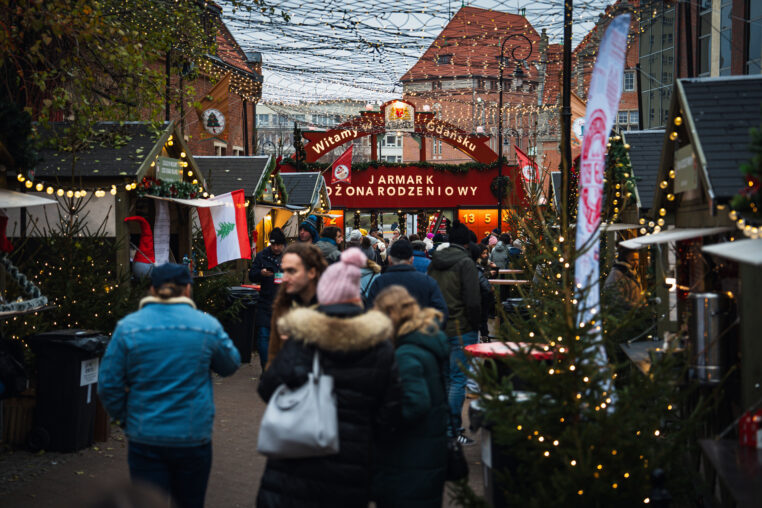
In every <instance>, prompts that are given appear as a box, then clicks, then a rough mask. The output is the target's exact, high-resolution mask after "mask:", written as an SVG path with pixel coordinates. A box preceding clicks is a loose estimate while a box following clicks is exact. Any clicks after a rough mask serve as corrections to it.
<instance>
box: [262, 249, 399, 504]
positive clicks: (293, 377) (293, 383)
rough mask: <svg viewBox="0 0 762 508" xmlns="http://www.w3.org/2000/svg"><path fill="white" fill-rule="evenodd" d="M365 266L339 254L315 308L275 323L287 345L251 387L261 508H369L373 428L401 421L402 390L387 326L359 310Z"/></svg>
mask: <svg viewBox="0 0 762 508" xmlns="http://www.w3.org/2000/svg"><path fill="white" fill-rule="evenodd" d="M365 263H366V257H365V255H364V254H363V253H362V252H361V251H360V250H359V249H357V248H350V249H348V250H346V251H344V252H343V253H342V255H341V259H340V261H339V262H338V263H334V264H332V265H331V266H329V267H328V268H327V269H326V271H325V273H324V274H323V276H322V277H321V278H320V281H319V282H318V286H317V297H318V302H319V306H318V307H317V309H309V308H299V309H295V310H293V311H291V312H289V313H288V314H286V315H285V316H284V317H282V318H281V319H280V320H279V321H278V329H279V330H280V332H281V333H282V334H284V335H285V336H287V337H288V340H286V341H285V343H284V345H283V348H282V349H281V351H280V353H278V356H277V357H276V358H275V359H274V360H273V362H272V364H271V365H270V368H269V369H268V370H267V371H265V373H264V374H263V376H262V380H261V381H260V384H259V389H258V391H259V394H260V396H262V398H263V399H264V400H265V401H267V402H268V408H267V411H266V412H265V416H264V417H263V420H262V426H261V429H260V435H259V442H258V449H259V450H260V452H262V453H264V454H265V455H267V456H268V460H267V466H266V468H265V472H264V475H263V476H262V481H261V484H260V488H259V493H258V495H257V506H258V507H262V508H269V507H273V508H275V507H278V508H289V507H299V508H302V507H329V506H330V507H334V506H342V507H363V508H365V507H367V505H368V502H369V500H370V482H371V460H372V457H371V451H372V448H373V446H372V445H373V440H374V438H375V429H381V428H383V429H387V428H389V426H391V425H393V424H394V422H396V421H397V420H398V419H399V401H400V387H399V380H398V376H397V368H396V363H395V359H394V346H393V345H392V343H391V342H390V340H389V339H390V337H391V335H392V323H391V321H390V320H389V318H387V317H386V316H385V315H383V314H382V313H380V312H378V311H370V312H364V309H363V306H362V299H361V296H360V276H361V272H360V268H361V267H362V266H365ZM331 383H332V385H333V392H332V395H333V397H331V396H330V395H331V394H330V392H329V391H328V390H329V388H330V386H331ZM334 407H335V410H334V409H333V408H334ZM332 411H335V415H336V416H335V418H336V419H335V422H336V425H335V426H334V425H332V423H333V422H332V417H331V414H330V413H331V412H332ZM281 429H282V430H281ZM336 438H338V439H336Z"/></svg>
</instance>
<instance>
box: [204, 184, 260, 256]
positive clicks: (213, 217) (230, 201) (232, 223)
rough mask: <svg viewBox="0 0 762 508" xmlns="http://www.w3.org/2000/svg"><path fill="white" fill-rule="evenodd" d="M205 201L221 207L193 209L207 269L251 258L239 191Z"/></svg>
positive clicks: (243, 205)
mask: <svg viewBox="0 0 762 508" xmlns="http://www.w3.org/2000/svg"><path fill="white" fill-rule="evenodd" d="M209 201H215V202H217V203H221V206H215V207H213V208H197V209H196V211H197V212H198V218H199V221H200V222H201V231H202V233H203V234H204V244H205V245H206V257H207V260H208V267H209V268H214V267H215V266H217V265H218V264H219V263H224V262H225V261H231V260H233V259H251V243H250V241H249V232H248V231H247V230H246V228H247V225H246V204H245V202H246V196H245V195H244V192H243V190H240V189H239V190H234V191H232V192H228V193H226V194H220V195H219V196H215V197H213V198H209Z"/></svg>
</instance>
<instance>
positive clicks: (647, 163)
mask: <svg viewBox="0 0 762 508" xmlns="http://www.w3.org/2000/svg"><path fill="white" fill-rule="evenodd" d="M622 138H623V139H624V142H625V143H627V144H629V145H630V150H629V152H628V153H629V156H630V163H631V164H632V171H633V174H634V175H635V182H636V185H637V186H636V196H637V199H638V208H645V209H650V208H651V206H652V205H653V199H654V189H655V188H656V182H657V179H658V177H659V163H660V162H661V149H662V147H663V146H664V129H654V130H645V131H626V132H624V133H623V134H622Z"/></svg>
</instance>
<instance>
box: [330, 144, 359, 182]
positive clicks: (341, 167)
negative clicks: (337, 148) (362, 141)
mask: <svg viewBox="0 0 762 508" xmlns="http://www.w3.org/2000/svg"><path fill="white" fill-rule="evenodd" d="M353 148H354V145H349V148H347V149H346V151H345V152H344V153H343V154H341V155H339V158H338V159H336V160H335V161H334V162H333V165H331V185H333V184H335V183H336V182H344V183H352V149H353Z"/></svg>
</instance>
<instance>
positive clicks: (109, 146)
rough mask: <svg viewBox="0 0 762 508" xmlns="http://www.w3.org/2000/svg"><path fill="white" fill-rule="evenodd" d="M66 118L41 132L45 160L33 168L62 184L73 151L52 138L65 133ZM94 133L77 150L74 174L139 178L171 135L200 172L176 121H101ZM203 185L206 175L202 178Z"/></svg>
mask: <svg viewBox="0 0 762 508" xmlns="http://www.w3.org/2000/svg"><path fill="white" fill-rule="evenodd" d="M67 127H68V123H67V122H60V123H54V124H52V126H51V129H50V130H48V131H43V132H42V133H41V139H42V142H43V148H42V149H41V150H40V152H39V154H40V156H41V158H42V160H41V161H40V162H39V163H37V165H36V166H35V168H34V177H35V179H40V178H44V179H52V178H56V179H60V184H64V183H66V181H67V179H68V180H69V181H70V180H71V177H72V157H73V155H74V154H72V152H68V151H63V150H60V149H58V148H52V147H51V146H50V143H49V141H53V140H55V139H57V138H60V137H63V136H64V135H65V130H66V129H67ZM94 131H95V135H94V136H93V137H92V140H91V141H90V143H89V144H88V145H87V147H86V148H85V149H83V150H80V151H78V152H77V153H76V157H77V159H76V164H75V165H74V177H76V178H88V179H90V178H118V177H127V178H130V179H137V180H140V179H141V178H143V177H144V176H145V175H146V174H147V172H148V170H149V168H150V167H151V163H153V162H154V161H155V160H156V157H157V156H159V155H161V153H162V149H163V147H164V145H165V143H167V142H168V140H169V138H170V136H171V137H172V143H173V144H175V145H176V147H177V148H179V150H178V152H179V151H183V152H185V153H187V154H189V155H188V157H187V159H188V164H189V168H188V169H190V170H194V171H195V172H196V173H198V167H197V166H196V163H195V161H194V160H193V157H191V156H190V151H189V150H188V148H187V146H186V145H185V141H184V140H183V138H182V136H181V135H180V133H179V131H178V130H177V128H176V125H175V123H174V122H165V123H164V124H163V125H162V128H161V129H159V130H157V129H156V128H155V126H154V124H152V123H150V122H98V123H96V124H95V126H94ZM199 180H201V184H202V185H203V186H205V185H206V182H204V181H203V176H202V177H201V178H199Z"/></svg>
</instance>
